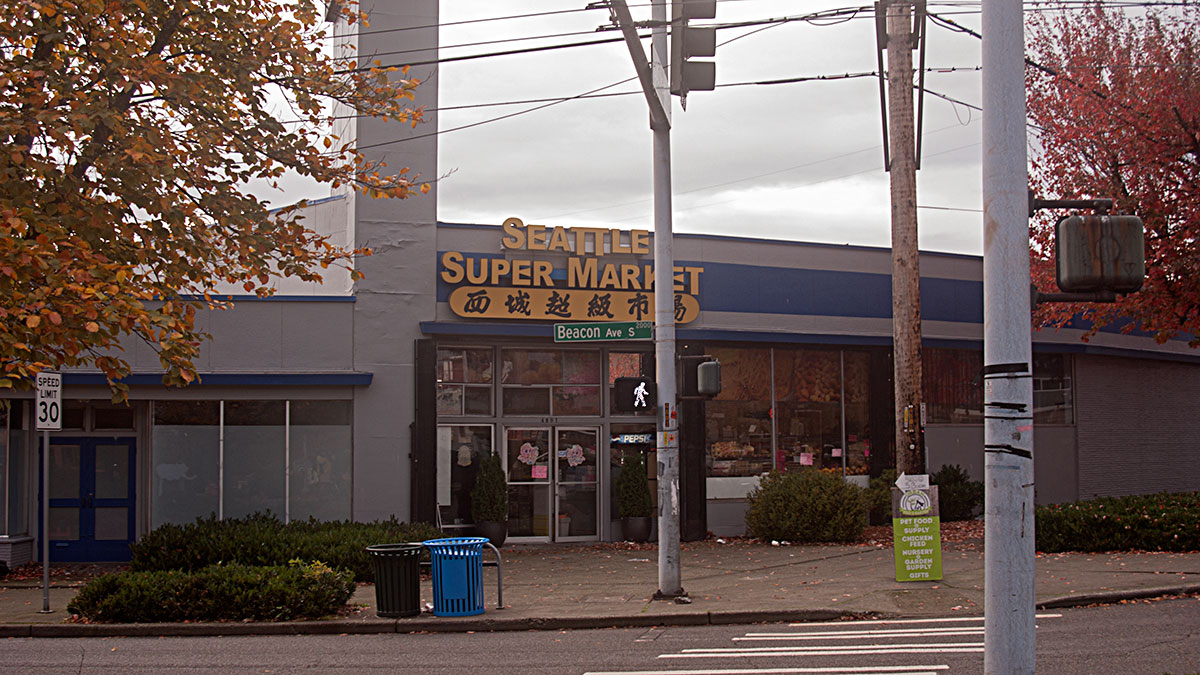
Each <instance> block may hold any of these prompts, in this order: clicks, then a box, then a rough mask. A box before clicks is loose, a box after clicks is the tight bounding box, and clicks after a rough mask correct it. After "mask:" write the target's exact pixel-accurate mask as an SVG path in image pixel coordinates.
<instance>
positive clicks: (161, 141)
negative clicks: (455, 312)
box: [0, 0, 428, 397]
mask: <svg viewBox="0 0 1200 675" xmlns="http://www.w3.org/2000/svg"><path fill="white" fill-rule="evenodd" d="M0 8H2V10H0V11H2V13H3V16H4V21H3V22H0V53H2V54H3V61H4V66H3V69H2V70H0V143H3V147H2V152H0V388H27V387H29V386H30V384H31V383H32V380H33V376H34V375H35V374H36V373H37V372H39V371H41V370H44V369H56V368H62V367H95V368H98V369H100V370H101V371H102V372H103V373H104V374H105V375H106V376H107V377H108V379H109V382H110V384H111V385H113V387H114V391H115V394H116V395H117V396H118V397H120V396H121V395H122V393H123V391H124V388H123V387H122V385H121V384H120V381H119V380H120V378H121V377H123V376H124V375H126V374H128V372H129V366H128V364H127V363H126V362H125V361H124V360H123V359H122V358H121V356H120V342H121V341H122V340H123V339H128V337H130V336H132V337H133V338H136V339H141V340H144V341H145V342H146V343H148V344H150V345H151V346H152V347H154V348H155V349H156V350H157V352H158V354H159V358H160V361H161V364H162V367H163V369H164V371H165V374H164V378H163V379H164V382H166V383H168V384H186V383H188V382H191V381H193V380H194V379H195V378H196V371H195V368H194V366H193V359H194V358H195V357H196V356H197V354H198V350H199V344H200V341H201V340H202V339H203V338H204V335H203V334H202V333H201V332H199V331H198V330H197V329H196V327H195V325H194V316H195V312H196V309H197V307H200V306H203V305H204V304H209V305H217V304H219V303H216V301H215V300H214V299H213V295H212V293H213V291H214V288H215V287H216V285H217V284H218V283H226V284H228V283H232V284H236V285H237V286H238V287H240V288H242V289H244V290H245V291H246V292H247V293H256V294H259V295H269V294H270V293H271V290H270V288H269V284H270V283H271V282H272V280H273V279H275V278H279V277H287V276H291V277H297V278H299V279H303V280H306V281H319V280H320V279H321V276H320V270H322V269H326V268H328V267H330V266H335V267H345V268H348V269H350V270H351V271H350V273H351V275H352V278H357V277H358V273H357V272H356V271H354V270H353V269H352V266H353V258H354V256H355V255H360V254H366V253H369V251H365V250H348V249H345V248H341V247H339V246H335V245H333V244H332V243H331V242H330V241H329V240H328V238H327V237H325V236H322V235H320V234H318V233H316V232H314V231H312V230H311V229H308V228H306V227H304V225H302V224H301V222H300V221H299V220H298V219H297V218H295V217H294V216H295V215H296V214H295V209H296V208H298V207H299V206H302V205H303V203H301V204H300V205H296V206H292V207H289V208H285V209H282V210H279V211H275V212H272V211H270V210H269V208H268V206H267V204H265V203H264V202H263V201H262V200H260V199H258V198H256V197H254V196H252V195H250V194H249V193H248V192H247V190H246V185H247V182H248V181H252V180H264V179H265V180H266V181H268V182H269V183H274V182H275V181H278V179H279V178H280V177H281V176H283V175H284V174H285V173H286V172H288V171H294V172H297V173H299V174H300V175H303V176H307V177H309V178H311V179H313V180H315V181H317V182H320V183H325V184H329V185H331V186H333V187H338V186H353V187H354V188H356V189H359V190H361V191H364V192H367V193H369V194H371V195H372V196H375V197H393V198H404V197H408V196H410V195H412V194H414V193H415V192H416V191H418V190H427V189H428V186H427V185H419V184H417V183H415V182H414V178H413V177H410V176H408V175H407V172H406V171H405V170H403V169H401V170H399V171H394V172H393V171H391V170H389V169H387V168H386V167H383V166H374V165H370V164H369V163H367V162H366V160H365V159H364V158H363V157H362V155H360V154H359V153H358V152H357V151H356V150H355V148H354V147H353V144H352V142H350V139H341V138H338V137H336V136H334V135H333V134H332V133H331V131H330V128H331V126H330V124H329V121H330V120H329V118H330V116H331V110H332V108H331V106H332V105H333V104H334V103H335V102H336V103H340V104H343V105H345V106H348V107H349V108H350V109H352V110H354V111H356V112H357V114H359V115H364V116H373V117H380V118H386V119H389V120H393V121H396V122H399V123H404V124H412V125H415V124H417V123H418V122H419V121H420V117H421V113H420V110H419V109H414V108H413V107H412V106H411V103H412V99H413V89H414V87H416V86H417V84H418V83H417V82H416V81H415V80H413V79H408V78H407V77H406V71H405V70H403V69H396V68H390V67H382V66H379V65H378V64H376V65H375V66H370V65H364V64H359V63H356V62H355V61H354V60H353V56H352V55H345V54H338V53H336V50H334V49H333V48H331V47H330V43H329V40H328V39H327V38H328V35H327V31H328V29H329V26H330V24H329V23H327V21H326V18H327V17H326V12H327V11H329V12H330V13H331V14H334V15H336V16H335V17H334V18H340V19H341V20H344V21H347V22H350V23H353V22H355V21H362V20H363V17H362V16H360V15H359V14H358V13H357V12H356V10H355V8H353V7H351V6H349V5H348V3H344V2H339V3H334V4H333V5H332V6H331V8H330V9H329V10H327V9H326V7H325V5H324V3H322V2H317V1H316V0H221V1H220V2H213V1H211V0H169V1H168V0H133V1H130V0H0ZM278 101H286V102H287V105H288V106H289V108H290V110H289V112H288V113H287V114H288V116H289V117H294V118H297V119H293V120H287V121H286V122H285V121H281V120H279V119H277V118H276V116H275V114H273V111H274V109H275V108H276V107H278V106H277V102H278Z"/></svg>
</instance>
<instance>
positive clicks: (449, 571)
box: [421, 537, 487, 616]
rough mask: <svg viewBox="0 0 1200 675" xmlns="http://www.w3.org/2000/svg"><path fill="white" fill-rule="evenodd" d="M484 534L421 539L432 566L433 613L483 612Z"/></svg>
mask: <svg viewBox="0 0 1200 675" xmlns="http://www.w3.org/2000/svg"><path fill="white" fill-rule="evenodd" d="M486 541H487V539H486V538H484V537H455V538H452V539H430V540H429V541H425V542H421V543H422V544H424V546H425V547H426V548H428V549H429V559H430V567H431V569H432V570H433V614H434V616H474V615H476V614H483V544H484V542H486Z"/></svg>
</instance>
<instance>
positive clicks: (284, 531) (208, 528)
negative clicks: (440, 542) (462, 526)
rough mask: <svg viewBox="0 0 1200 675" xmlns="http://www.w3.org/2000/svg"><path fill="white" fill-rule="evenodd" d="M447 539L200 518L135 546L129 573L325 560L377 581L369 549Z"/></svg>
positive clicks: (394, 527) (313, 523)
mask: <svg viewBox="0 0 1200 675" xmlns="http://www.w3.org/2000/svg"><path fill="white" fill-rule="evenodd" d="M440 536H442V534H441V531H440V530H438V529H437V528H436V527H434V526H432V525H429V524H427V523H412V524H407V523H401V522H398V521H397V520H395V519H391V520H384V521H375V522H372V523H355V522H350V521H317V520H303V521H295V522H292V523H289V524H287V525H284V524H283V523H282V522H281V521H280V520H279V519H278V518H275V517H274V516H271V515H264V514H254V515H252V516H247V517H246V518H233V519H227V520H217V519H216V517H215V516H210V517H208V518H198V519H196V522H194V523H191V524H188V525H162V526H160V527H158V528H157V529H155V530H154V531H153V532H150V533H149V534H147V535H145V536H144V537H142V538H141V539H140V540H139V541H137V542H136V543H134V544H132V545H131V546H130V548H131V549H132V551H133V557H132V560H131V561H130V569H132V570H135V571H151V570H187V571H194V570H199V569H202V568H204V567H207V566H209V565H214V564H218V563H240V564H242V565H251V566H254V565H262V566H273V565H286V564H288V561H290V560H292V559H295V558H299V559H301V560H324V561H326V562H327V564H328V565H329V566H330V567H333V568H336V569H339V570H345V571H348V572H351V573H353V574H354V578H356V579H359V580H361V581H374V580H375V571H374V569H373V567H372V564H371V560H370V557H369V556H368V555H367V553H366V547H367V546H370V545H371V544H388V543H398V542H408V541H424V540H426V539H433V538H437V537H440Z"/></svg>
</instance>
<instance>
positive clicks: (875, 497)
mask: <svg viewBox="0 0 1200 675" xmlns="http://www.w3.org/2000/svg"><path fill="white" fill-rule="evenodd" d="M869 485H870V487H868V488H867V514H868V518H869V519H870V521H871V524H872V525H891V524H892V488H893V487H895V486H896V470H895V469H887V470H886V471H884V472H883V473H882V474H880V475H879V476H876V477H875V478H872V479H871V482H870V483H869Z"/></svg>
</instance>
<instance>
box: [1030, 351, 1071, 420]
mask: <svg viewBox="0 0 1200 675" xmlns="http://www.w3.org/2000/svg"><path fill="white" fill-rule="evenodd" d="M1033 421H1034V423H1035V424H1073V423H1074V421H1075V417H1074V414H1073V406H1072V399H1071V357H1070V356H1069V355H1067V354H1034V355H1033Z"/></svg>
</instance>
